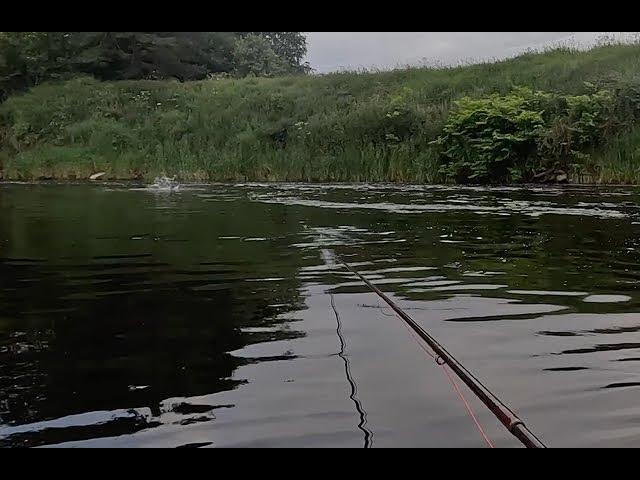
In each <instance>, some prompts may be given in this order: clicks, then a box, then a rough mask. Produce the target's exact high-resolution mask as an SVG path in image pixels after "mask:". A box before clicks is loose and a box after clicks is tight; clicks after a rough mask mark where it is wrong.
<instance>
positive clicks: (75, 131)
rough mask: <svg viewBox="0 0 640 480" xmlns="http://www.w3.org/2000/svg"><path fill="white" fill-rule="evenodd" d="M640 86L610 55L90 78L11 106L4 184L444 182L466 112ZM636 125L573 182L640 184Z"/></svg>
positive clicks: (632, 71)
mask: <svg viewBox="0 0 640 480" xmlns="http://www.w3.org/2000/svg"><path fill="white" fill-rule="evenodd" d="M639 76H640V45H609V46H602V47H598V48H596V49H593V50H590V51H587V52H578V51H575V50H570V49H555V50H551V51H547V52H543V53H531V54H526V55H522V56H520V57H517V58H514V59H510V60H507V61H502V62H497V63H487V64H481V65H471V66H463V67H457V68H447V69H419V68H414V69H407V70H398V71H392V72H378V73H339V74H332V75H326V76H309V77H301V76H299V77H283V78H274V79H267V78H264V79H263V78H261V79H244V80H231V79H223V80H207V81H201V82H192V83H183V84H181V83H177V82H151V81H135V82H116V83H100V82H97V81H95V80H92V79H88V78H82V79H76V80H72V81H68V82H65V83H60V84H46V85H41V86H39V87H36V88H34V89H32V90H31V91H30V92H28V93H26V94H23V95H19V96H14V97H11V98H9V99H8V100H7V101H6V102H5V103H4V104H2V105H0V142H1V144H0V145H1V146H0V165H1V167H0V169H1V171H2V175H3V177H4V178H5V179H38V178H58V179H68V178H69V179H70V178H87V177H88V176H89V175H91V174H92V173H96V172H99V171H104V172H107V177H106V178H111V179H129V178H143V177H144V178H151V177H154V176H156V175H160V174H166V175H170V176H173V175H177V176H178V177H179V178H181V179H182V180H186V181H251V180H255V181H392V182H416V183H421V182H442V181H445V180H447V179H446V178H445V176H444V174H443V173H442V169H441V166H442V151H441V150H442V147H441V146H438V145H436V144H434V143H433V141H434V140H436V139H437V138H438V137H439V136H440V135H441V134H442V131H443V128H444V127H445V125H446V124H447V121H448V119H449V117H450V113H451V109H452V108H455V101H456V100H458V99H460V98H462V97H464V96H470V97H473V98H483V97H486V96H488V95H491V94H495V93H497V94H500V95H507V94H509V92H511V91H512V90H513V88H514V87H516V86H526V87H530V88H531V89H534V90H540V91H544V92H555V93H559V94H565V95H582V94H587V93H589V88H590V87H589V84H588V83H587V84H585V82H590V83H592V84H597V83H598V82H602V81H605V80H609V81H611V80H613V81H615V82H632V81H636V80H637V79H638V77H639ZM625 123H626V124H625V128H622V129H618V130H616V131H612V133H611V134H609V135H608V136H607V138H605V139H603V141H600V142H598V144H597V145H594V147H593V148H592V151H590V152H589V161H588V162H585V163H584V165H583V166H577V167H576V172H578V173H585V174H588V175H589V176H590V177H591V178H593V179H594V180H596V181H599V182H615V183H638V182H639V181H640V128H638V127H637V126H636V125H635V121H634V120H633V119H631V118H629V119H628V121H627V122H625ZM581 169H582V170H583V171H582V172H580V170H581ZM574 173H575V172H574Z"/></svg>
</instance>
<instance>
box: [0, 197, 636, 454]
mask: <svg viewBox="0 0 640 480" xmlns="http://www.w3.org/2000/svg"><path fill="white" fill-rule="evenodd" d="M639 207H640V203H639V196H638V192H637V190H635V189H625V188H600V189H596V188H570V187H567V188H522V189H520V188H492V189H491V188H449V187H417V186H416V187H402V188H400V187H394V186H385V185H381V186H369V185H337V186H336V185H333V186H330V185H324V186H323V185H256V184H251V185H235V186H222V185H209V186H199V185H192V186H181V188H180V189H178V190H174V191H171V192H167V191H161V190H158V189H149V188H145V187H143V186H131V185H117V184H113V185H106V186H105V185H37V184H31V185H26V184H2V185H0V446H3V447H15V446H80V447H104V446H106V447H207V446H210V447H262V446H267V447H284V446H301V447H356V448H362V447H400V446H415V447H476V446H477V447H482V446H484V443H483V441H482V438H481V436H480V435H479V433H478V431H477V430H476V429H475V428H474V425H473V423H472V422H471V421H470V419H469V417H468V416H467V414H466V411H465V409H464V406H463V405H462V404H461V402H460V400H459V399H458V398H457V397H456V395H455V393H454V392H453V391H452V388H451V386H450V385H449V383H448V380H447V378H446V377H445V376H444V375H443V373H442V371H441V369H439V368H438V367H437V366H436V365H434V363H433V360H431V359H430V358H429V357H428V356H427V355H425V353H424V352H423V351H422V350H421V348H420V346H419V345H418V344H417V343H416V341H415V340H414V338H413V337H412V336H411V335H410V333H409V332H408V331H407V329H406V328H405V327H404V326H403V324H402V323H401V322H400V321H399V320H398V319H397V318H395V317H393V316H392V314H391V311H390V310H389V309H388V308H383V306H382V304H381V303H380V302H379V301H378V300H377V297H375V296H374V295H372V294H371V293H369V292H368V290H367V289H366V287H365V286H363V285H362V284H361V283H360V282H359V281H357V279H356V278H354V277H353V276H351V275H349V274H348V272H346V271H344V270H343V269H342V268H341V267H340V266H339V265H338V264H337V263H336V262H335V255H339V256H341V257H342V258H344V259H345V260H347V261H348V262H350V263H351V264H352V265H354V266H356V268H358V269H359V270H360V271H361V272H362V273H363V274H365V275H366V276H367V277H368V278H370V279H371V280H372V281H373V282H374V283H375V284H377V285H378V286H379V287H380V288H381V289H382V290H384V291H385V292H387V293H388V294H389V295H390V296H391V297H392V298H393V299H394V300H395V301H396V302H397V303H398V304H399V305H401V306H402V307H403V308H405V309H406V311H407V312H408V313H409V314H410V315H411V316H412V317H414V318H415V319H416V320H417V321H419V322H420V323H421V324H422V325H423V326H424V327H425V328H426V329H427V330H428V331H430V332H431V333H432V334H433V335H434V336H436V337H437V338H438V339H439V340H440V341H441V342H442V343H444V344H445V345H446V346H447V347H448V349H449V350H450V351H451V352H452V353H453V354H455V355H456V356H457V357H458V358H459V359H460V360H461V361H462V362H463V363H464V364H465V365H466V366H467V367H468V368H469V369H471V370H472V371H473V372H474V373H476V375H477V376H479V377H480V378H481V379H482V380H484V381H485V382H486V383H487V385H488V386H489V387H490V388H491V389H492V390H494V391H495V392H496V393H498V394H499V395H500V396H501V397H502V398H503V399H504V400H506V401H507V403H509V404H510V405H511V406H512V407H513V409H514V410H515V411H516V412H517V413H518V414H519V415H520V416H521V417H523V418H524V419H525V420H526V421H527V423H528V425H529V426H530V428H531V429H532V430H533V431H534V432H536V433H537V434H538V435H539V436H540V437H542V438H543V440H544V441H545V442H546V443H547V444H548V445H550V446H557V447H563V446H588V447H594V446H600V447H602V446H611V447H614V446H637V445H640V423H639V422H638V418H640V417H639V415H640V369H639V368H638V366H639V365H640V314H639V312H640V296H639V295H638V294H637V293H636V290H637V286H638V282H639V281H640V271H639V260H640V257H639V250H638V249H639V248H640V209H639ZM467 398H468V399H470V400H472V405H473V407H474V409H475V411H476V413H477V414H478V417H479V419H480V421H481V423H482V424H483V426H484V427H485V429H486V431H487V434H488V435H489V437H491V439H492V440H493V441H494V443H495V444H496V445H497V446H501V447H517V446H519V444H518V442H517V440H515V439H513V438H512V437H511V436H510V435H508V434H506V433H505V432H504V430H503V428H502V427H501V426H500V425H499V424H498V423H497V421H496V420H495V419H494V418H493V417H492V416H491V414H489V413H487V411H486V410H485V409H484V407H483V406H482V405H481V404H479V403H478V402H477V401H475V400H474V399H473V395H472V394H471V393H468V392H467Z"/></svg>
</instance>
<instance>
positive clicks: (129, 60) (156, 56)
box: [0, 32, 307, 96]
mask: <svg viewBox="0 0 640 480" xmlns="http://www.w3.org/2000/svg"><path fill="white" fill-rule="evenodd" d="M306 51H307V50H306V38H305V36H304V35H302V34H301V33H300V32H0V90H1V91H4V92H5V93H4V95H6V94H7V93H9V92H11V91H14V90H18V89H23V88H25V87H30V86H33V85H38V84H40V83H42V82H43V81H47V80H54V79H60V78H69V77H73V76H77V75H78V74H83V75H93V76H95V77H96V78H98V79H100V80H127V79H171V78H174V79H178V80H180V81H186V80H201V79H204V78H205V77H206V76H207V75H209V74H218V73H226V74H238V75H247V74H254V75H261V76H269V75H274V74H280V73H296V72H305V71H306V68H307V66H306V65H305V64H304V63H303V59H304V56H305V55H306ZM256 56H257V57H260V58H261V59H264V62H263V63H262V64H261V65H258V66H256V61H255V57H256ZM0 96H3V94H2V92H0Z"/></svg>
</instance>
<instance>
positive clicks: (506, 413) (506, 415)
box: [337, 259, 547, 448]
mask: <svg viewBox="0 0 640 480" xmlns="http://www.w3.org/2000/svg"><path fill="white" fill-rule="evenodd" d="M337 260H338V262H339V263H341V264H342V265H343V266H344V267H345V268H346V269H347V270H348V271H349V272H351V273H353V274H354V275H356V276H357V277H358V278H360V280H362V281H363V282H364V283H365V284H366V285H367V287H369V288H370V289H371V290H372V291H373V292H374V293H375V294H376V295H378V296H379V297H380V298H382V299H383V300H384V301H385V302H386V303H387V305H389V306H390V307H391V309H392V310H393V311H394V312H396V313H397V314H398V316H399V317H400V318H401V319H402V320H404V321H405V322H406V323H407V324H408V325H409V326H410V327H411V328H412V329H413V330H414V331H415V333H416V334H418V336H419V337H420V338H421V339H422V340H424V341H425V342H426V343H427V344H428V345H429V347H431V349H432V350H433V351H434V352H435V354H436V361H437V362H438V364H440V365H445V364H446V365H448V366H449V368H451V370H453V371H454V372H455V374H456V375H457V376H458V377H459V378H460V380H462V381H463V382H464V383H465V384H466V385H467V386H468V387H469V389H471V391H472V392H473V393H475V394H476V396H477V397H478V398H479V399H480V400H481V401H482V403H484V404H485V405H486V406H487V408H488V409H489V410H491V413H493V414H494V415H495V416H496V417H497V418H498V420H499V421H500V423H502V425H504V426H505V428H506V429H507V430H508V431H509V432H510V433H511V434H512V435H513V436H514V437H516V438H517V439H518V440H520V442H522V443H523V444H524V446H526V447H527V448H547V447H546V445H545V444H544V443H542V441H541V440H540V439H539V438H538V437H536V436H535V434H534V433H533V432H532V431H531V430H529V428H527V426H526V425H525V424H524V422H523V421H522V420H521V419H520V418H518V416H517V415H516V414H515V413H513V411H512V410H511V409H510V408H509V407H508V406H507V405H505V404H504V402H502V401H501V400H500V399H499V398H498V397H497V396H496V395H495V394H494V393H493V392H491V390H489V389H488V388H487V387H486V386H484V385H483V384H482V382H481V381H480V380H478V379H477V378H476V377H475V376H474V375H473V374H472V373H471V372H470V371H469V370H467V369H466V368H465V366H464V365H462V364H461V363H460V362H459V361H458V360H457V359H456V358H455V357H454V356H453V355H451V354H450V353H449V352H448V351H447V349H446V348H445V347H443V346H442V345H441V344H440V343H439V342H438V341H437V340H436V339H435V338H433V337H432V336H431V335H429V334H428V333H427V332H426V331H425V330H424V329H423V328H422V327H421V326H420V325H418V323H416V321H415V320H414V319H413V318H411V317H410V316H409V315H407V314H406V313H405V312H404V311H403V310H402V309H401V308H400V307H398V306H397V305H396V304H395V303H394V302H393V301H392V300H391V299H390V298H389V297H387V296H386V295H385V294H384V293H382V291H381V290H380V289H379V288H377V287H376V286H375V285H373V284H372V283H371V282H370V281H369V280H367V279H366V278H365V277H364V276H362V275H361V274H360V273H359V272H358V271H356V270H355V269H354V268H352V267H351V266H349V264H347V263H346V262H344V261H343V260H340V259H337Z"/></svg>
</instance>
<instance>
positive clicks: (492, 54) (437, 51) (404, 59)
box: [306, 32, 630, 73]
mask: <svg viewBox="0 0 640 480" xmlns="http://www.w3.org/2000/svg"><path fill="white" fill-rule="evenodd" d="M306 33H307V39H308V45H309V55H308V58H307V60H308V61H309V62H310V63H311V66H312V67H313V68H315V69H316V70H317V72H318V73H326V72H331V71H336V70H342V69H359V68H383V69H388V68H393V67H399V66H406V65H421V64H445V65H451V64H456V63H458V62H461V61H463V62H464V61H470V60H475V61H477V60H483V59H490V58H505V57H509V56H512V55H515V54H517V53H519V52H522V51H523V50H526V49H527V48H532V47H533V48H536V47H543V46H546V45H549V44H554V43H558V42H572V43H575V44H579V45H590V44H593V43H594V42H595V40H596V39H597V38H598V37H601V36H602V35H603V34H605V33H607V34H613V35H616V36H619V37H627V38H628V37H630V34H628V33H623V32H617V33H614V32H306Z"/></svg>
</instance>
